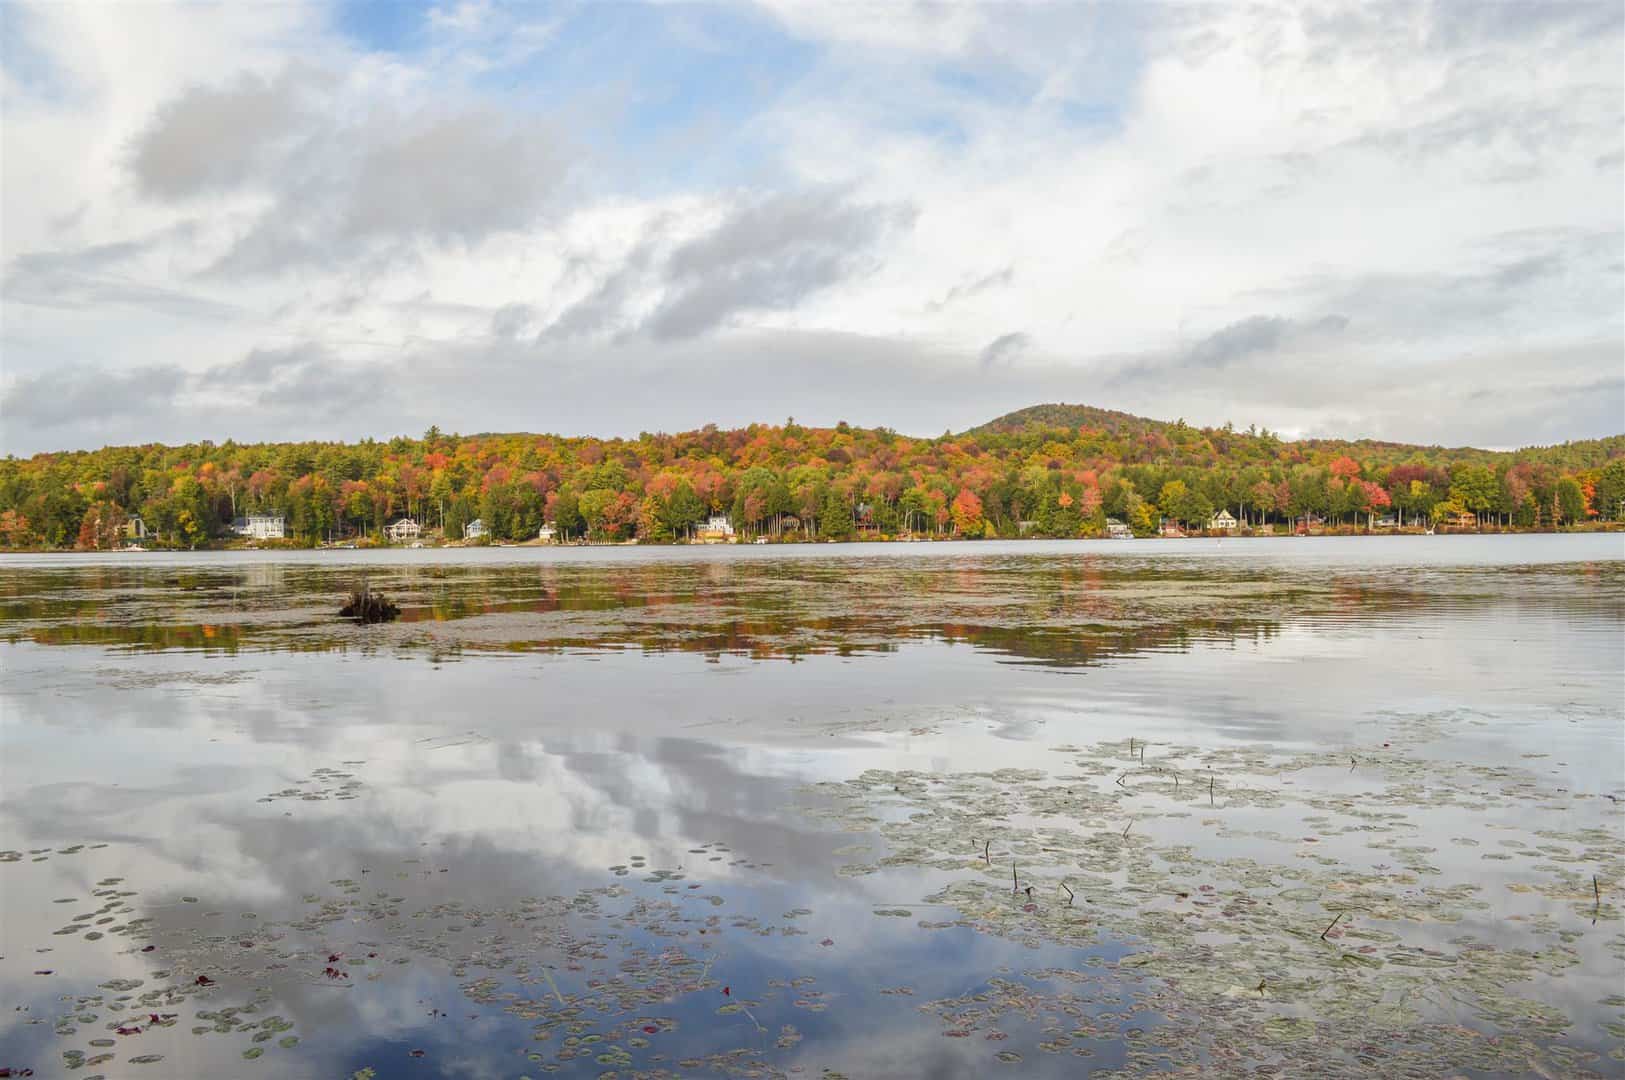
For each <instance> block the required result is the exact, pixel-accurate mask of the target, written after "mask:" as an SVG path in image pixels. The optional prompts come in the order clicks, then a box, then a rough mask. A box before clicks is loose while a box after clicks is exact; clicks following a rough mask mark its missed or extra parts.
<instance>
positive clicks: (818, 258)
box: [644, 189, 914, 340]
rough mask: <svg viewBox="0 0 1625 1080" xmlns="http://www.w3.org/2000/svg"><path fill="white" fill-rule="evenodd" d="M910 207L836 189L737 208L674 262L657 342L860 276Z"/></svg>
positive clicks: (649, 324) (652, 328) (905, 221)
mask: <svg viewBox="0 0 1625 1080" xmlns="http://www.w3.org/2000/svg"><path fill="white" fill-rule="evenodd" d="M913 222H914V211H913V209H912V208H910V207H903V206H897V205H886V204H860V203H854V202H850V201H848V200H847V198H846V197H845V195H844V194H843V193H841V192H839V191H836V190H833V189H820V190H813V191H803V192H794V193H790V194H784V195H775V196H772V197H769V198H766V199H762V200H760V201H756V202H749V203H745V204H743V205H741V206H739V207H737V208H736V209H735V210H734V212H733V213H732V214H730V215H729V216H728V217H727V218H726V219H724V221H723V222H722V223H721V224H720V225H718V226H717V227H716V228H715V229H713V230H711V231H710V232H708V233H706V234H705V235H703V236H700V237H697V238H696V239H693V240H690V241H688V242H687V243H685V244H683V245H682V246H680V247H679V248H678V249H677V250H676V251H674V252H673V253H672V255H671V257H670V258H669V259H668V260H667V262H666V266H665V273H666V289H667V292H666V298H665V299H664V300H663V302H662V303H661V304H660V306H659V307H658V308H656V310H655V311H654V313H653V314H651V315H650V316H649V318H648V320H647V321H646V322H645V324H644V325H645V328H646V329H647V330H648V332H649V333H651V334H652V335H653V336H654V337H656V338H658V339H666V340H671V339H677V338H686V337H693V336H694V335H696V334H700V333H703V332H704V331H706V330H710V329H713V328H715V327H718V326H721V325H722V324H723V323H724V322H726V321H727V320H728V318H729V317H730V316H732V315H734V314H736V313H739V312H744V311H751V310H756V311H782V310H787V309H790V308H793V307H795V306H796V305H797V304H799V303H800V302H801V301H802V300H804V299H805V298H807V297H808V296H811V295H812V294H814V293H816V292H819V291H820V290H822V289H826V288H828V287H829V286H831V285H835V284H837V283H839V282H841V281H843V280H845V279H846V278H848V277H851V276H854V275H856V274H859V273H861V272H862V271H863V270H864V269H866V268H867V267H869V266H872V265H873V260H872V259H871V258H870V253H871V251H872V250H873V249H874V247H875V245H876V244H877V242H878V241H880V240H881V239H882V237H884V236H885V235H886V234H887V233H888V232H890V231H891V230H892V229H894V228H899V227H903V228H906V227H909V226H912V225H913Z"/></svg>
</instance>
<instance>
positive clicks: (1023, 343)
mask: <svg viewBox="0 0 1625 1080" xmlns="http://www.w3.org/2000/svg"><path fill="white" fill-rule="evenodd" d="M1032 345H1033V339H1032V336H1031V335H1030V334H1022V333H1010V334H1001V335H1000V336H999V337H996V338H994V339H993V340H992V341H990V342H988V343H987V345H986V347H984V348H983V349H982V351H981V352H980V353H978V354H977V356H976V362H977V363H978V364H980V365H981V367H982V370H984V371H987V370H990V369H992V368H996V367H1003V366H1004V365H1005V364H1008V363H1009V362H1010V361H1012V360H1014V359H1016V357H1018V356H1020V355H1021V354H1022V353H1024V352H1026V351H1027V350H1028V349H1030V348H1032Z"/></svg>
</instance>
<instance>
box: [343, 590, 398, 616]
mask: <svg viewBox="0 0 1625 1080" xmlns="http://www.w3.org/2000/svg"><path fill="white" fill-rule="evenodd" d="M400 613H401V609H400V608H398V607H396V606H395V605H394V604H393V603H391V602H390V600H389V597H387V596H385V595H384V594H383V593H375V592H373V591H372V590H371V589H369V588H368V587H367V584H366V582H362V583H361V585H360V586H358V587H357V588H354V589H351V590H350V599H349V600H348V601H346V602H345V604H344V606H343V607H341V608H339V615H340V616H341V617H343V618H346V619H355V620H356V621H357V622H363V623H378V622H390V621H392V620H394V619H395V618H396V617H398V616H399V615H400Z"/></svg>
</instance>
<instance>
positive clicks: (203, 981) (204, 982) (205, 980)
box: [196, 975, 214, 986]
mask: <svg viewBox="0 0 1625 1080" xmlns="http://www.w3.org/2000/svg"><path fill="white" fill-rule="evenodd" d="M196 985H198V986H213V985H214V980H213V979H211V978H209V977H208V976H207V975H199V976H198V977H197V984H196Z"/></svg>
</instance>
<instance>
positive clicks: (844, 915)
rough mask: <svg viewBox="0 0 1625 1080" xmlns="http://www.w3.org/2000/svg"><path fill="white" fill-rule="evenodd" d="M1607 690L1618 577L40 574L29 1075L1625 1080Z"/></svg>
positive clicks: (3, 635) (825, 552)
mask: <svg viewBox="0 0 1625 1080" xmlns="http://www.w3.org/2000/svg"><path fill="white" fill-rule="evenodd" d="M363 578H364V579H366V581H367V582H368V584H369V585H370V587H371V588H372V589H374V590H375V591H382V592H384V593H386V594H388V595H389V596H390V597H391V598H393V599H395V600H397V601H398V602H399V603H400V604H401V606H402V608H403V614H402V617H401V619H400V620H399V621H398V622H395V623H392V624H389V625H383V626H358V625H354V624H353V623H350V622H347V621H345V620H341V619H338V618H337V617H336V616H335V615H334V614H333V613H334V612H335V611H336V610H337V609H338V607H339V603H340V600H341V596H342V594H343V593H345V592H346V591H348V589H349V588H350V587H351V586H353V585H354V584H356V583H358V582H359V581H360V580H362V579H363ZM1622 663H1625V537H1621V536H1618V535H1615V536H1606V535H1586V536H1525V537H1510V536H1509V537H1391V538H1389V537H1384V538H1368V539H1337V538H1305V539H1299V540H1289V539H1281V540H1261V541H1245V540H1224V541H1211V540H1208V541H1195V540H1193V541H1184V542H1175V541H1154V542H1143V543H1142V542H1135V543H1122V542H1118V543H1086V542H1080V543H1064V542H1061V543H1020V544H998V543H978V544H917V545H886V546H872V545H844V546H834V545H829V546H816V547H814V546H809V547H765V548H763V547H743V548H703V549H696V548H660V549H652V548H614V549H485V550H466V551H457V552H444V551H394V552H378V553H367V552H343V553H337V552H320V553H318V552H299V553H275V554H271V553H264V554H254V553H220V554H208V555H197V556H181V555H159V554H147V555H121V556H107V557H94V556H57V557H52V556H38V557H7V558H3V559H0V1002H3V1003H4V1007H3V1009H0V1069H6V1068H9V1069H12V1070H13V1075H17V1074H18V1073H19V1072H20V1071H21V1070H22V1069H25V1068H28V1069H32V1070H34V1073H33V1075H35V1076H40V1077H45V1076H73V1077H81V1078H84V1077H94V1076H102V1077H106V1078H113V1077H171V1076H173V1077H180V1076H188V1077H189V1076H215V1077H239V1076H264V1077H311V1078H317V1077H351V1076H354V1075H358V1074H359V1075H360V1076H361V1077H377V1078H380V1080H382V1078H392V1077H466V1078H485V1077H493V1078H495V1077H507V1078H513V1077H522V1076H529V1077H533V1078H535V1077H540V1076H543V1075H548V1074H554V1073H562V1074H566V1075H571V1076H593V1077H597V1076H603V1075H607V1074H613V1075H616V1076H622V1077H630V1076H676V1075H721V1076H808V1077H821V1076H831V1075H836V1074H841V1075H846V1076H852V1077H860V1076H862V1077H870V1076H924V1075H930V1076H963V1077H981V1076H987V1075H991V1074H995V1073H997V1072H1000V1071H1008V1072H1009V1073H1010V1074H1012V1075H1028V1074H1038V1075H1054V1076H1079V1075H1085V1074H1087V1073H1088V1072H1089V1071H1090V1070H1093V1071H1095V1073H1096V1074H1098V1075H1102V1076H1117V1075H1122V1076H1131V1075H1132V1076H1139V1075H1150V1074H1160V1075H1169V1074H1171V1075H1187V1076H1230V1075H1280V1076H1293V1075H1302V1069H1303V1064H1302V1063H1303V1062H1304V1060H1306V1057H1308V1056H1312V1057H1313V1058H1314V1060H1315V1063H1316V1064H1315V1069H1316V1071H1317V1072H1318V1073H1321V1074H1323V1075H1326V1076H1345V1075H1346V1076H1372V1075H1381V1076H1415V1077H1433V1076H1440V1075H1461V1076H1514V1075H1537V1076H1563V1077H1569V1076H1578V1077H1585V1076H1620V1075H1622V1074H1625V673H1622ZM0 1075H4V1074H3V1073H0Z"/></svg>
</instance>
